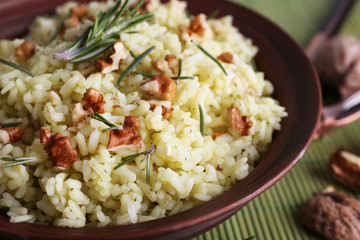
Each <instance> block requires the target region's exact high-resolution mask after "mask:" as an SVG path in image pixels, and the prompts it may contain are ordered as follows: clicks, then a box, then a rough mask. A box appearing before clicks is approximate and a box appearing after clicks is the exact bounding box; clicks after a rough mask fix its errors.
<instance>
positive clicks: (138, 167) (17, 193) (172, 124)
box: [0, 0, 287, 227]
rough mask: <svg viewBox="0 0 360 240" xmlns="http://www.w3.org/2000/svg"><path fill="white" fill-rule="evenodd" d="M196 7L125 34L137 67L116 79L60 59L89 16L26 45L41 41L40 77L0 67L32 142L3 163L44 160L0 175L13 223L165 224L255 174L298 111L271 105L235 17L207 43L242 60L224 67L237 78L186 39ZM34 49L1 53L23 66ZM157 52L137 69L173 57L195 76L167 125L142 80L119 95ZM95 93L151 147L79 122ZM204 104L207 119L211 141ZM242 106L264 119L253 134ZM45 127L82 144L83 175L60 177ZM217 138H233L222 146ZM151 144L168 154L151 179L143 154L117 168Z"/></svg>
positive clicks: (6, 104) (5, 102) (154, 159)
mask: <svg viewBox="0 0 360 240" xmlns="http://www.w3.org/2000/svg"><path fill="white" fill-rule="evenodd" d="M155 2H157V1H155ZM113 5H114V2H113V1H108V2H105V3H104V2H103V3H98V2H91V3H89V4H88V5H87V8H88V15H89V16H90V15H97V14H98V13H99V12H100V11H101V10H102V11H104V10H106V9H108V8H109V7H111V6H113ZM74 6H76V3H74V2H68V3H66V4H64V5H63V6H60V7H58V8H57V9H56V12H57V14H58V15H59V16H61V17H64V16H65V15H66V14H67V13H68V12H69V10H70V9H71V8H72V7H74ZM185 8H186V3H184V2H180V1H176V0H173V1H170V2H169V3H167V4H161V5H159V6H158V7H157V8H156V9H155V10H154V12H153V14H154V19H153V20H152V21H151V22H144V23H141V24H139V25H137V26H135V27H134V28H133V29H131V30H134V31H138V33H134V34H130V33H122V35H121V42H122V43H123V44H124V46H125V48H126V59H124V60H123V61H122V63H121V65H120V69H119V70H117V71H113V72H111V73H107V74H102V73H99V72H96V71H92V73H91V74H90V75H88V76H87V75H83V74H82V73H81V69H85V68H90V69H91V68H92V66H93V63H94V60H95V59H94V60H89V61H86V62H81V63H67V62H65V61H62V60H56V59H54V58H53V57H52V54H53V53H58V52H63V51H64V49H65V48H66V46H67V45H68V42H69V41H72V40H73V39H75V38H76V37H78V36H80V35H81V33H82V32H84V30H85V29H86V28H87V27H88V26H90V25H91V24H92V22H91V21H90V20H88V19H83V21H82V23H81V24H80V25H78V26H77V27H74V28H69V29H67V30H66V31H65V32H64V33H63V35H60V36H58V37H57V38H56V39H55V41H53V42H52V43H50V44H48V42H49V39H50V38H51V36H52V34H53V33H54V29H56V28H57V26H58V24H59V18H58V17H49V16H39V17H37V18H36V19H35V21H34V23H33V24H32V25H31V27H30V32H29V35H28V36H27V37H26V38H27V39H29V40H31V41H32V42H34V43H36V49H37V51H36V53H35V55H34V56H32V57H31V58H29V59H28V60H27V61H24V62H21V63H20V64H21V65H22V66H23V67H25V68H27V69H29V70H31V71H32V72H33V73H35V75H36V76H35V77H31V76H29V75H26V74H25V73H23V72H21V71H19V70H16V69H12V68H9V67H8V66H5V65H2V64H0V72H1V74H0V88H1V91H0V104H1V107H0V122H1V123H4V122H16V121H19V120H20V121H22V122H23V124H22V125H21V128H22V129H23V131H24V136H23V138H22V140H21V141H19V142H14V143H12V144H6V145H2V144H0V156H14V157H20V156H34V157H36V158H37V161H35V162H31V163H28V164H24V165H19V166H14V167H9V168H0V181H1V183H2V184H1V187H0V194H1V198H0V206H1V207H2V208H4V209H7V215H8V216H9V217H10V222H13V223H18V222H35V223H41V224H51V225H55V226H61V227H84V226H99V227H103V226H109V225H123V224H131V223H137V222H143V221H148V220H152V219H156V218H162V217H165V216H168V215H172V214H176V213H178V212H181V211H184V210H187V209H190V208H192V207H194V206H196V205H198V204H201V203H203V202H205V201H209V200H211V199H212V198H213V197H215V196H217V195H219V194H221V193H223V192H224V191H226V190H228V189H229V188H230V187H231V186H233V185H234V184H235V183H236V182H237V181H239V180H241V179H243V178H245V177H246V176H247V175H248V174H249V173H250V172H251V171H252V170H253V169H254V166H255V165H256V164H257V163H258V162H259V161H260V160H261V158H262V156H263V155H264V153H266V151H267V149H268V147H269V144H270V143H271V141H272V135H273V133H274V131H276V130H280V128H281V124H280V122H281V118H283V117H286V116H287V113H286V112H285V109H284V108H283V107H282V106H280V105H279V103H278V102H277V101H276V100H275V99H273V98H271V94H272V92H273V90H274V89H273V86H272V84H271V82H269V81H268V80H266V79H264V74H263V73H261V72H256V71H254V69H253V68H252V67H251V64H250V63H251V61H252V59H253V57H254V56H255V54H256V52H257V48H256V47H255V46H253V45H252V43H251V40H250V39H248V38H246V37H244V36H243V35H241V34H240V33H239V32H238V30H237V29H236V28H234V27H233V26H232V17H231V16H226V17H223V18H221V19H211V20H208V24H209V25H210V27H211V34H210V35H209V36H205V37H204V39H203V40H202V42H201V46H202V47H203V48H205V49H207V50H209V51H210V52H211V54H213V55H214V56H218V55H220V54H221V53H223V52H231V53H232V54H233V56H234V59H235V60H234V61H235V63H236V64H225V63H222V65H223V66H225V68H226V71H227V73H228V76H226V75H225V74H224V73H223V72H222V70H221V69H220V68H219V67H218V66H217V65H216V64H215V63H214V62H213V61H212V60H211V59H210V58H209V57H207V56H206V55H205V54H204V53H203V52H201V51H200V50H199V49H198V48H197V47H196V46H195V45H194V44H193V43H191V42H190V41H183V40H182V39H181V34H180V33H179V26H180V25H184V26H189V24H190V19H189V18H187V17H186V14H185ZM23 41H24V39H14V40H1V41H0V57H2V58H6V59H9V60H13V59H14V51H15V49H16V47H17V46H19V45H20V44H21V43H22V42H23ZM151 46H155V50H153V51H152V52H151V53H150V54H149V55H148V56H146V57H145V58H144V59H143V61H142V62H141V64H139V65H138V66H137V68H136V70H137V71H140V72H146V73H151V74H155V75H156V74H158V71H157V70H155V69H154V68H153V67H152V65H151V60H152V59H164V57H165V56H166V55H167V54H172V55H174V56H176V57H177V58H181V59H182V76H194V79H191V80H181V81H179V83H178V85H177V90H176V96H175V100H174V101H173V102H172V103H171V106H172V107H173V112H172V116H171V118H170V119H163V115H162V107H161V106H157V107H155V109H154V110H150V102H149V100H150V99H149V96H148V95H146V93H144V92H143V91H142V90H141V89H140V88H139V85H140V84H141V83H142V82H144V81H145V79H146V78H145V77H143V76H142V75H139V74H130V75H128V77H126V78H125V79H124V80H123V81H122V82H121V84H120V87H119V89H116V87H115V84H116V81H117V79H118V77H119V76H120V74H121V73H122V72H123V71H124V70H125V68H126V67H127V66H128V65H129V64H131V62H132V61H133V60H134V58H133V57H132V56H131V55H130V50H131V51H132V52H133V53H134V54H135V55H136V56H138V55H140V54H141V53H142V52H143V51H145V50H146V49H148V48H149V47H151ZM110 53H111V51H110V50H109V51H107V52H106V53H105V54H104V56H103V57H104V58H105V57H106V56H108V55H109V54H110ZM169 75H173V74H171V72H170V73H169ZM91 87H92V88H95V89H97V90H99V91H101V93H102V94H103V96H104V99H105V101H106V104H105V113H104V114H103V116H104V117H105V118H106V119H108V120H109V121H111V122H114V123H116V124H118V125H122V124H123V122H124V119H125V117H126V116H129V115H133V116H136V117H137V118H138V119H139V122H140V126H139V128H138V131H139V133H140V136H141V138H142V147H141V149H136V148H134V147H125V148H119V149H116V150H111V149H110V150H109V149H107V144H108V142H109V132H105V133H102V131H101V129H104V128H106V125H105V124H103V123H101V122H99V121H97V120H95V119H91V118H89V117H88V118H86V120H85V121H82V122H74V119H75V118H73V115H74V112H76V111H81V109H82V106H81V105H77V104H78V103H79V102H80V100H81V98H82V97H83V94H84V92H85V91H86V89H89V88H91ZM198 104H200V105H201V106H202V108H203V111H204V123H205V133H204V136H202V134H201V132H200V121H199V118H200V114H199V110H198ZM230 106H234V107H236V108H237V109H238V110H239V111H240V112H241V114H242V115H243V116H248V118H249V120H250V121H251V122H252V126H251V127H250V128H249V131H250V132H249V134H248V135H244V136H243V135H237V134H233V133H232V132H231V131H230V132H229V131H228V127H229V122H228V121H227V119H226V112H227V110H226V109H227V108H229V107H230ZM76 108H77V109H76ZM74 109H75V110H74ZM41 126H46V127H47V128H49V129H51V131H52V132H53V133H57V132H59V133H61V134H62V135H63V136H68V137H69V138H70V140H71V145H72V146H73V147H74V148H75V149H77V150H78V154H79V157H78V160H77V161H76V162H75V163H74V164H73V165H72V166H71V167H69V168H68V169H66V170H63V171H60V172H56V171H53V170H52V168H51V167H52V164H51V161H50V160H49V159H48V158H49V157H48V155H47V154H46V153H45V151H44V149H43V147H42V145H41V143H40V139H39V132H38V129H39V128H40V127H41ZM216 133H224V134H222V135H220V136H218V137H216V138H214V135H215V134H216ZM151 143H153V144H155V145H156V147H157V149H156V151H155V152H154V153H153V154H152V155H151V159H150V182H149V183H147V180H146V161H141V159H142V157H138V158H137V159H136V160H135V161H133V162H130V163H128V164H126V165H124V166H122V167H120V168H118V169H114V167H115V166H117V165H118V164H119V163H120V162H121V161H122V158H123V157H125V156H128V155H131V154H134V153H138V152H142V151H145V150H148V149H149V148H150V145H151ZM3 164H5V162H0V165H3Z"/></svg>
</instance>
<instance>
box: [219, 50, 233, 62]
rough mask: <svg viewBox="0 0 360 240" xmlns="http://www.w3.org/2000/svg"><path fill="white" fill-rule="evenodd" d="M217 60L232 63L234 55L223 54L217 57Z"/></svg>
mask: <svg viewBox="0 0 360 240" xmlns="http://www.w3.org/2000/svg"><path fill="white" fill-rule="evenodd" d="M217 59H219V60H221V61H223V62H225V63H234V55H233V54H232V53H231V52H223V53H222V54H220V55H219V56H218V57H217Z"/></svg>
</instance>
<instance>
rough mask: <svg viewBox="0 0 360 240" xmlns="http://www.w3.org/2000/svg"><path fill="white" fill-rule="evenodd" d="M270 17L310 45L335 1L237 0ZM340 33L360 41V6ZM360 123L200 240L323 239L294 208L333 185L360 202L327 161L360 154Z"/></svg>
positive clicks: (325, 142)
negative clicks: (339, 152)
mask: <svg viewBox="0 0 360 240" xmlns="http://www.w3.org/2000/svg"><path fill="white" fill-rule="evenodd" d="M237 1H238V2H239V3H241V4H243V5H245V6H248V7H249V8H251V9H253V10H255V11H257V12H259V13H261V14H262V15H264V16H266V17H268V18H269V19H271V20H272V21H274V22H275V23H277V24H278V25H280V26H281V27H282V28H283V29H284V30H285V31H287V32H288V33H289V34H290V35H291V36H293V37H294V39H295V40H297V41H298V42H299V44H301V45H302V46H306V44H307V43H308V41H309V40H310V39H311V37H312V35H313V34H314V33H315V32H316V31H317V29H319V28H320V27H321V26H322V25H323V22H324V21H325V19H326V18H327V16H328V15H329V13H330V12H331V11H332V8H333V7H334V6H335V4H336V2H337V1H336V0H316V1H314V0H266V1H264V0H237ZM341 33H342V34H347V35H353V36H356V37H358V38H360V2H357V3H356V6H355V7H354V9H353V10H352V11H351V14H350V15H349V17H348V18H347V19H346V22H345V24H344V26H343V27H342V29H341ZM359 133H360V120H358V121H356V122H354V123H352V124H350V125H348V126H345V127H343V128H341V129H338V130H336V131H335V132H333V133H332V134H331V135H329V136H326V137H324V138H322V139H320V140H316V141H314V142H313V143H312V144H311V145H310V147H309V149H308V150H307V151H306V153H305V155H304V156H303V158H302V159H301V160H300V161H299V163H298V164H297V165H296V166H295V167H294V168H293V169H292V170H291V171H290V172H289V173H288V174H287V175H285V177H283V178H282V179H281V180H280V181H279V182H277V183H276V184H275V185H274V186H272V187H271V188H270V189H269V190H267V191H266V192H265V193H263V194H261V195H260V196H258V197H257V198H255V199H254V200H252V201H251V202H250V203H249V204H248V205H247V206H246V207H244V208H243V209H242V210H240V211H239V212H238V213H236V214H235V215H234V216H233V217H231V218H230V219H228V220H227V221H225V222H224V223H222V224H220V225H219V226H218V227H216V228H214V229H212V230H210V231H208V232H206V233H205V234H203V235H201V236H198V237H197V238H196V239H198V240H215V239H234V240H238V239H247V238H249V237H252V236H254V239H259V240H263V239H264V240H271V239H276V240H277V239H289V240H290V239H304V240H305V239H321V237H320V236H319V235H317V234H316V233H314V232H311V231H308V230H306V229H304V228H303V227H302V226H301V225H300V224H299V223H298V222H297V219H296V217H295V212H296V209H297V208H298V206H299V205H300V204H302V203H303V202H305V201H307V200H308V199H309V198H310V197H311V196H312V195H313V194H314V193H316V192H319V191H321V190H323V189H324V188H325V187H326V186H327V185H329V184H331V185H333V186H334V187H335V189H336V190H338V191H343V192H345V193H348V194H350V195H352V196H355V197H357V198H358V199H360V194H356V193H355V192H353V191H351V190H349V189H347V188H345V187H343V186H342V185H341V184H339V183H338V182H337V181H336V180H334V179H333V177H332V176H331V174H330V172H329V170H328V167H327V163H328V159H329V155H330V153H331V152H332V151H334V150H336V149H339V148H347V149H349V150H351V151H354V152H356V153H358V154H360V134H359Z"/></svg>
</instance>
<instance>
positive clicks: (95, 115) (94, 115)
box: [89, 112, 122, 133]
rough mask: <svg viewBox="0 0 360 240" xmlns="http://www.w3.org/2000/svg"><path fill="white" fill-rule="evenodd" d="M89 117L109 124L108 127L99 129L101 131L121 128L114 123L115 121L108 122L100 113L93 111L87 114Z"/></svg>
mask: <svg viewBox="0 0 360 240" xmlns="http://www.w3.org/2000/svg"><path fill="white" fill-rule="evenodd" d="M89 117H91V118H93V119H96V120H98V121H100V122H102V123H105V124H106V125H108V126H109V128H106V129H103V130H101V132H103V133H104V132H107V131H109V130H112V129H120V130H121V129H122V126H119V125H116V124H115V123H112V122H110V121H109V120H107V119H106V118H104V117H103V116H102V115H101V114H100V113H97V112H94V114H89Z"/></svg>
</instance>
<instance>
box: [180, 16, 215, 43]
mask: <svg viewBox="0 0 360 240" xmlns="http://www.w3.org/2000/svg"><path fill="white" fill-rule="evenodd" d="M179 31H180V35H181V39H182V40H184V41H188V40H190V38H192V39H194V40H195V41H197V42H201V41H202V39H203V38H204V37H205V35H207V34H208V33H211V32H212V30H211V28H210V26H209V24H208V23H207V22H206V15H205V14H203V13H200V14H198V15H197V16H195V18H194V19H193V20H192V22H191V24H190V27H189V28H187V27H185V26H180V27H179Z"/></svg>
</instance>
